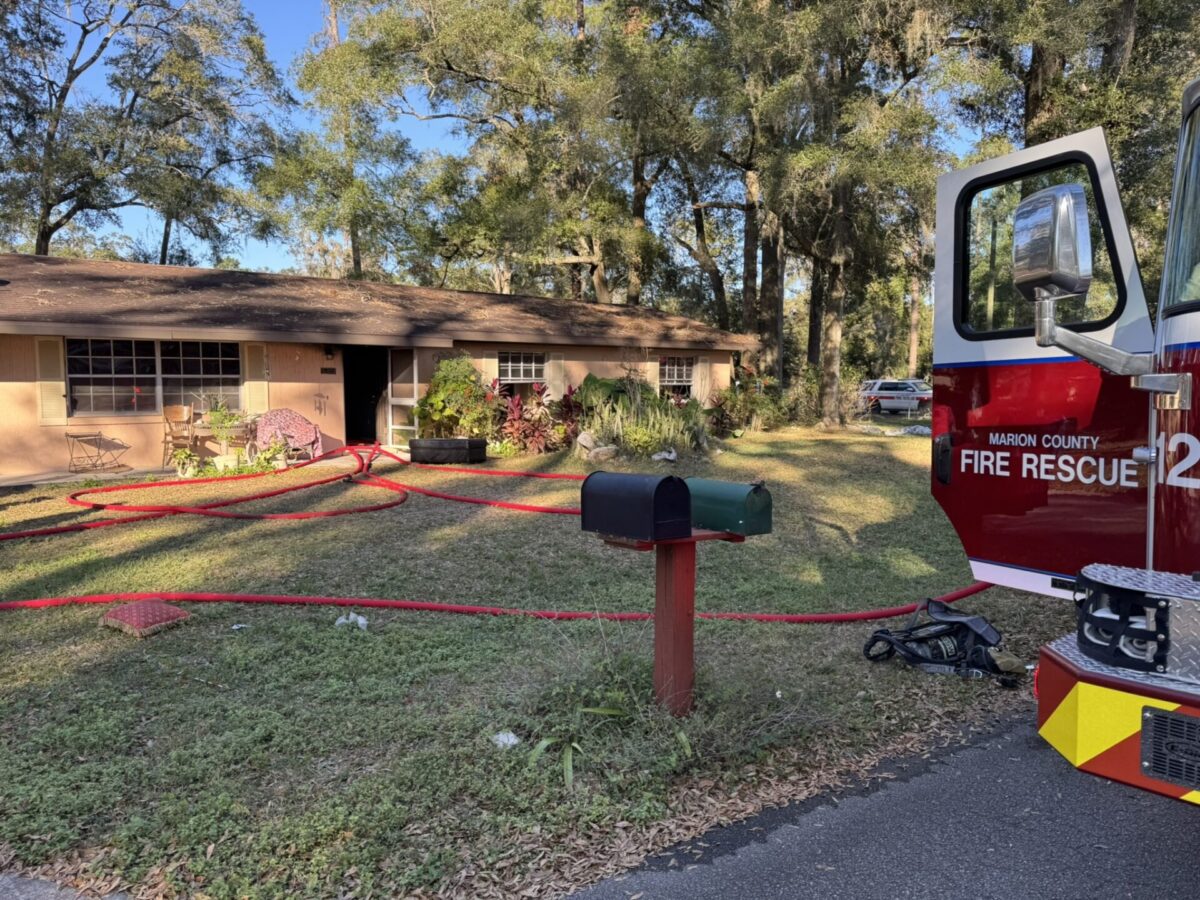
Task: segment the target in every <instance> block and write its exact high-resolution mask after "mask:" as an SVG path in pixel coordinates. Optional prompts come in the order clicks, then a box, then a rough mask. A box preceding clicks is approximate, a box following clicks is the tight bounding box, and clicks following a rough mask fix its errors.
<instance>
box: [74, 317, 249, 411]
mask: <svg viewBox="0 0 1200 900" xmlns="http://www.w3.org/2000/svg"><path fill="white" fill-rule="evenodd" d="M72 340H86V341H89V345H88V351H89V353H88V359H91V358H92V357H91V344H90V342H91V341H108V342H109V343H110V344H111V343H112V342H114V341H130V342H131V343H133V342H140V343H152V344H154V374H153V375H150V374H149V373H140V374H139V373H137V372H134V373H133V374H130V375H109V374H105V373H91V372H89V373H87V374H85V373H82V372H79V373H72V372H71V371H70V365H71V364H70V360H71V359H79V358H80V357H78V356H74V357H73V356H71V355H70V353H69V352H68V348H67V342H68V341H72ZM189 342H191V341H184V340H180V341H177V343H181V344H182V343H189ZM162 343H163V342H162V341H157V340H151V339H149V338H125V337H116V338H68V337H64V338H63V339H62V347H63V377H64V379H65V381H64V387H65V388H66V397H65V400H66V411H67V418H68V419H95V418H109V417H112V416H120V417H136V416H156V415H159V414H160V413H161V412H162V408H163V393H164V391H163V385H164V382H165V381H171V380H174V379H183V378H201V379H203V378H205V377H210V378H222V377H224V378H228V377H231V376H223V375H208V376H206V375H204V373H203V371H201V373H199V374H182V373H180V374H178V375H174V374H172V375H166V374H164V373H163V370H162V369H163V366H162V361H163V355H162ZM195 343H200V344H204V343H215V344H237V347H238V352H237V356H236V361H237V366H238V375H237V378H238V408H239V409H242V408H244V406H245V383H246V372H245V364H244V363H243V360H242V352H243V345H242V343H241V342H239V341H220V340H217V341H213V340H209V341H195ZM201 352H203V350H202V351H201ZM101 358H102V357H101ZM110 358H117V357H112V356H111V354H110ZM134 358H135V359H136V358H138V357H136V356H135V357H134ZM141 358H143V359H145V358H147V357H141ZM198 358H199V359H201V360H203V359H204V357H203V356H201V357H198ZM181 359H182V357H181ZM218 359H220V360H222V361H223V360H224V359H225V357H218ZM230 359H233V357H231V358H230ZM222 365H223V362H222ZM203 367H204V365H203V362H201V369H202V370H203ZM89 368H90V367H89ZM80 378H115V379H122V380H125V379H128V380H130V381H132V380H134V379H137V378H141V379H146V380H149V379H151V378H153V379H154V406H153V407H152V408H146V409H112V410H75V409H73V408H72V390H71V386H72V382H73V381H74V380H75V379H80ZM193 405H194V406H195V405H198V404H193Z"/></svg>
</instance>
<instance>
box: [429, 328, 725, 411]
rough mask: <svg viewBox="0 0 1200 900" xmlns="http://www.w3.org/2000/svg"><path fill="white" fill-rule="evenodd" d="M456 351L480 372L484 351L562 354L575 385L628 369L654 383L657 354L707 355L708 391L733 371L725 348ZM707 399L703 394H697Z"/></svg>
mask: <svg viewBox="0 0 1200 900" xmlns="http://www.w3.org/2000/svg"><path fill="white" fill-rule="evenodd" d="M455 348H456V349H457V350H458V351H459V352H466V353H467V354H469V355H470V356H471V359H472V360H474V362H475V367H476V368H477V369H479V371H480V372H481V373H484V372H486V368H485V363H484V354H485V353H497V352H506V351H510V350H511V351H527V352H528V351H532V352H536V353H545V354H546V358H547V360H549V358H550V355H551V354H561V355H562V357H563V373H564V380H565V382H566V383H567V384H568V385H570V386H572V387H576V386H578V385H579V383H580V382H582V381H583V379H584V378H586V377H587V376H588V375H589V374H591V375H595V376H596V377H597V378H620V377H621V376H623V375H625V374H626V373H627V372H629V371H630V370H633V371H636V372H638V373H640V374H641V375H642V377H643V378H645V379H646V380H647V381H649V382H650V383H651V384H657V383H658V360H659V357H661V356H693V357H695V358H696V359H701V358H704V359H707V360H709V364H710V366H711V378H710V390H709V393H710V394H711V393H715V392H716V391H720V390H723V389H725V388H727V387H729V384H730V380H731V378H732V374H733V354H732V353H731V352H730V351H728V350H679V349H672V350H667V349H661V348H660V349H646V348H635V347H578V346H570V345H564V344H484V343H474V342H463V343H460V344H456V345H455ZM450 352H451V351H446V350H442V351H437V355H439V356H446V355H448V354H449V353H450ZM421 377H422V378H423V379H426V380H427V378H428V376H427V373H426V372H422V373H421ZM700 399H703V400H708V398H707V397H704V398H700Z"/></svg>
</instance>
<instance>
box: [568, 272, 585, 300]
mask: <svg viewBox="0 0 1200 900" xmlns="http://www.w3.org/2000/svg"><path fill="white" fill-rule="evenodd" d="M567 275H568V277H569V278H570V281H571V299H572V300H575V301H576V302H578V301H581V300H583V267H582V266H568V267H567Z"/></svg>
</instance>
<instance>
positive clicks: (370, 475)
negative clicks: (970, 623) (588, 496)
mask: <svg viewBox="0 0 1200 900" xmlns="http://www.w3.org/2000/svg"><path fill="white" fill-rule="evenodd" d="M340 456H348V457H350V458H351V459H352V460H353V462H354V470H353V471H352V472H350V473H349V474H347V473H344V472H342V473H338V474H337V475H329V476H325V477H322V478H317V479H314V480H312V481H306V482H303V483H301V484H295V485H290V486H287V487H282V488H276V489H274V490H266V491H258V492H256V493H252V494H246V495H244V496H241V497H235V498H233V499H230V500H218V501H214V502H212V503H201V504H197V505H194V506H182V505H173V504H131V503H120V502H110V503H102V502H98V501H95V500H89V499H85V498H86V497H89V496H91V495H97V494H106V495H110V494H116V493H121V492H126V491H137V490H145V489H148V488H163V487H175V486H180V485H196V484H212V483H225V482H235V481H248V480H251V479H256V478H269V477H271V476H274V475H278V474H280V473H279V472H278V471H269V472H252V473H250V474H243V475H218V476H215V477H212V478H191V479H181V480H171V481H154V482H143V483H139V484H116V485H109V486H107V487H96V488H85V489H83V490H79V491H75V492H74V493H72V494H70V495H68V497H67V501H68V502H69V503H71V504H73V505H75V506H82V507H84V508H86V509H94V510H105V511H107V512H118V513H131V514H132V515H126V516H121V517H118V518H112V519H101V520H99V521H94V522H77V523H74V524H71V525H58V526H55V527H52V528H33V529H28V530H25V531H10V532H5V533H0V542H3V541H12V540H19V539H23V538H35V537H50V536H54V535H61V534H69V533H72V532H78V531H88V530H91V529H94V528H109V527H115V526H118V525H128V524H131V523H133V522H146V521H149V520H152V519H161V518H165V517H167V516H177V515H195V516H209V517H213V518H222V519H264V520H270V521H280V520H292V521H294V520H304V519H315V518H328V517H332V516H347V515H354V514H357V513H367V512H376V511H378V510H382V509H390V508H392V507H394V506H399V505H400V504H402V503H404V502H405V501H406V500H408V497H409V495H410V494H421V495H423V496H426V497H433V498H435V499H439V500H449V501H453V502H455V503H471V504H477V505H482V506H494V507H498V508H500V509H507V510H512V511H514V512H529V513H542V514H548V515H566V516H577V515H579V509H578V508H577V507H565V506H538V505H534V504H528V503H510V502H508V501H505V500H491V499H488V498H485V497H468V496H463V495H459V494H448V493H444V492H442V491H432V490H429V489H427V488H420V487H415V486H414V485H410V484H403V483H402V482H398V481H395V480H393V479H391V478H385V477H384V476H382V475H377V474H375V473H374V472H372V471H371V465H372V463H373V462H374V461H375V460H376V459H378V458H380V457H384V458H386V459H390V460H393V461H394V462H397V463H400V464H401V465H405V466H414V467H416V468H420V469H435V470H438V471H441V472H456V473H466V474H470V475H484V476H491V477H500V478H542V479H555V480H565V481H582V480H583V477H584V476H582V475H570V474H560V473H552V472H518V471H510V470H503V469H470V468H464V467H456V466H434V465H425V464H422V463H413V462H410V461H408V460H406V459H404V458H402V457H400V456H397V455H396V454H394V453H391V452H389V451H387V450H384V449H383V448H382V447H380V446H379V445H378V444H376V445H374V446H369V447H368V446H346V447H340V448H338V449H337V450H332V451H330V452H328V453H324V454H321V455H320V456H317V457H315V458H314V459H311V460H307V461H305V462H302V463H299V464H297V465H295V466H293V467H292V468H291V470H295V469H302V468H305V467H307V466H310V465H312V464H313V463H315V462H318V461H320V460H326V459H333V458H337V457H340ZM291 470H282V471H291ZM335 481H348V482H349V483H351V484H355V485H361V486H365V487H374V488H379V489H382V490H388V491H391V492H393V493H395V494H396V495H397V496H396V498H395V499H393V500H388V501H386V502H381V503H374V504H370V505H366V506H355V507H349V508H346V509H336V510H310V511H308V512H296V513H245V512H236V511H231V510H230V509H229V508H228V507H231V506H236V505H238V504H241V503H249V502H252V501H255V500H265V499H269V498H271V497H280V496H283V495H285V494H290V493H294V492H297V491H302V490H305V489H307V488H314V487H320V486H321V485H326V484H332V483H333V482H335ZM989 587H991V585H990V584H988V583H987V582H984V581H977V582H975V583H974V584H971V585H968V586H967V587H964V588H961V589H959V590H957V591H953V592H952V593H949V594H945V595H943V596H941V597H938V598H936V599H938V600H941V601H942V602H944V603H953V602H955V601H956V600H961V599H963V598H964V597H969V596H971V595H972V594H978V593H979V592H980V591H984V590H986V589H987V588H989ZM149 599H157V600H167V601H176V602H189V603H269V604H279V605H289V606H362V607H368V608H376V609H406V610H416V611H421V612H441V613H454V614H459V615H475V616H524V617H528V618H534V619H556V620H573V619H605V620H609V621H617V622H640V621H645V620H647V619H652V618H654V615H653V613H648V612H600V611H596V610H553V609H516V608H512V607H503V606H479V605H472V604H464V603H437V602H433V601H425V600H391V599H382V598H372V597H309V596H299V595H294V594H230V593H205V592H163V591H160V592H154V593H146V592H133V591H122V592H117V593H111V594H81V595H76V596H68V597H41V598H38V599H34V600H7V601H0V610H16V609H47V608H52V607H56V606H73V605H79V604H92V603H115V602H118V601H129V600H149ZM919 605H920V604H917V603H910V604H907V605H904V606H891V607H886V608H883V609H871V610H860V611H858V612H838V613H737V612H727V613H697V614H696V615H697V618H701V619H719V620H733V621H739V622H741V621H749V622H779V623H789V624H806V623H836V622H866V621H872V620H875V619H888V618H892V617H895V616H905V615H909V614H911V613H912V612H914V611H916V609H917V608H918V606H919Z"/></svg>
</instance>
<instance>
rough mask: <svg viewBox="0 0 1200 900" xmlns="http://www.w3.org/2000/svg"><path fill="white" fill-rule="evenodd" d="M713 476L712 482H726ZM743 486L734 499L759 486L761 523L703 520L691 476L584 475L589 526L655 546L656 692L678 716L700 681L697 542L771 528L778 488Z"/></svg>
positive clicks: (737, 539) (615, 542) (733, 517)
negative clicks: (725, 524) (708, 523)
mask: <svg viewBox="0 0 1200 900" xmlns="http://www.w3.org/2000/svg"><path fill="white" fill-rule="evenodd" d="M705 484H706V485H708V486H710V487H711V486H713V485H717V484H721V483H719V482H706V483H705ZM731 487H735V486H731ZM737 487H740V488H741V489H740V490H736V491H733V492H732V493H731V494H730V495H729V502H736V503H739V504H740V503H745V502H748V501H747V499H746V498H748V497H749V496H750V490H749V489H751V488H753V489H754V491H755V493H754V497H753V502H754V503H755V517H753V518H755V521H756V523H757V524H756V527H745V526H742V527H738V526H737V525H735V526H733V527H735V528H737V530H738V531H740V532H741V533H735V531H733V530H730V531H714V530H711V529H709V528H697V527H695V526H696V524H697V523H696V520H695V519H694V517H693V511H694V510H693V507H692V498H691V492H689V490H688V485H687V483H685V482H684V481H682V480H681V479H679V478H675V477H674V476H666V477H659V476H655V475H621V474H617V473H613V472H593V473H592V474H591V475H589V476H588V477H587V479H586V480H585V481H584V483H583V491H582V496H581V505H582V507H583V510H582V512H583V515H582V524H583V529H584V530H585V531H593V532H596V533H598V534H599V535H600V536H601V537H602V538H603V539H604V541H605V543H607V544H610V545H611V546H614V547H623V548H625V549H627V550H640V551H649V550H653V551H654V696H655V698H656V699H657V700H658V702H659V703H661V704H662V705H663V706H665V707H666V708H667V710H668V711H670V713H671V715H673V716H686V715H687V714H688V713H689V712H691V711H692V695H693V691H694V689H695V685H696V663H695V651H694V636H695V619H696V544H698V543H700V542H701V541H729V542H731V543H737V544H740V543H742V542H743V541H744V540H745V539H746V534H747V533H750V534H762V533H766V532H769V531H770V530H771V528H770V502H771V501H770V494H768V493H766V491H765V490H764V489H762V488H760V487H759V486H755V485H745V486H737ZM764 495H765V499H764ZM764 503H765V506H764ZM764 515H765V522H766V524H765V526H764V525H763V524H762V522H763V516H764ZM739 517H740V518H739ZM726 518H727V519H728V520H729V521H732V522H744V521H746V520H747V516H746V514H745V513H744V512H738V513H730V514H728V515H727V516H726ZM681 523H687V524H686V527H683V528H681V527H680V525H681Z"/></svg>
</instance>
